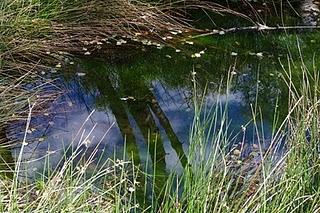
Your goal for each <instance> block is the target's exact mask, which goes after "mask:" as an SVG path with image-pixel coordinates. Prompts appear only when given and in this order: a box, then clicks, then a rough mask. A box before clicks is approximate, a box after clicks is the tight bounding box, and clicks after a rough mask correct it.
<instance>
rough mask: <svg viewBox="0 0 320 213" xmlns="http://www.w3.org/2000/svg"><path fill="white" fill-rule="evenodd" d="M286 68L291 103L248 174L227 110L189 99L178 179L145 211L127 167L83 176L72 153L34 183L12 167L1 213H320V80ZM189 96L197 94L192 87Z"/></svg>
mask: <svg viewBox="0 0 320 213" xmlns="http://www.w3.org/2000/svg"><path fill="white" fill-rule="evenodd" d="M289 63H291V62H289ZM288 67H289V68H288V70H285V73H286V75H284V76H283V79H284V81H285V82H286V83H287V85H288V88H289V90H288V92H289V96H290V98H289V103H288V106H289V109H288V114H287V117H286V119H285V120H284V121H283V123H282V124H280V125H277V127H278V126H279V128H278V129H276V130H275V131H274V134H273V138H272V141H271V144H273V146H272V147H273V149H269V150H267V151H265V150H264V151H263V149H262V144H263V140H261V141H260V142H259V143H258V144H257V147H255V150H254V152H253V153H251V154H252V155H255V156H257V155H260V156H261V157H262V159H261V161H260V163H259V165H258V166H256V167H254V168H253V170H250V169H248V166H250V165H251V164H252V161H250V159H249V158H248V159H243V158H241V157H239V156H240V154H239V153H241V149H240V148H239V147H234V148H233V149H231V150H229V149H228V148H227V147H228V144H229V143H230V141H231V138H229V136H228V132H229V130H228V116H227V110H226V109H227V108H226V107H225V106H224V105H223V104H222V103H221V102H220V101H219V100H217V103H216V105H215V106H214V107H213V108H212V109H204V108H203V107H202V105H203V103H204V101H205V100H204V99H202V98H200V99H199V95H195V96H194V97H195V99H194V104H195V105H194V109H195V117H194V123H193V125H192V129H191V133H190V146H189V152H188V164H187V165H186V167H185V168H184V171H183V173H182V174H180V175H177V174H175V172H172V173H171V174H168V178H167V179H166V181H165V183H164V185H163V188H162V190H155V191H154V192H155V194H153V196H154V197H153V198H152V199H151V200H150V198H149V199H147V200H145V203H143V201H142V200H144V198H142V199H141V197H140V196H141V192H142V191H143V190H144V188H145V185H143V183H146V181H145V182H142V184H140V185H139V184H138V185H136V184H137V182H141V181H140V180H141V176H142V177H144V173H142V172H141V171H140V170H139V169H137V168H136V167H135V166H134V165H132V163H131V162H130V161H129V162H127V161H119V160H118V161H115V160H114V161H112V160H108V161H106V162H105V163H104V164H103V166H102V167H99V168H98V167H97V168H95V169H94V171H95V172H94V173H92V175H90V176H88V175H87V172H86V171H89V168H90V164H91V163H92V162H91V161H90V157H89V159H88V158H87V159H84V160H82V161H79V162H82V163H81V164H80V163H79V164H74V162H73V160H74V159H76V158H77V156H78V155H79V152H78V151H77V148H76V149H75V151H74V152H73V154H72V155H71V157H70V158H69V159H65V161H64V164H63V166H62V167H61V168H60V169H56V170H52V171H51V170H48V171H47V172H46V173H43V174H42V178H41V179H39V180H37V181H36V182H31V183H30V182H29V183H28V182H25V181H21V177H20V176H19V175H18V174H20V175H21V174H23V169H22V168H23V167H20V166H19V165H22V164H23V162H19V160H18V162H17V163H16V167H15V170H14V172H13V175H14V178H13V179H2V181H1V183H2V189H1V194H0V209H1V210H3V211H10V212H18V211H19V212H20V211H25V212H29V211H34V212H56V211H66V212H79V211H80V212H92V211H97V212H130V211H133V212H140V211H143V210H145V211H146V212H239V211H240V212H317V211H319V210H320V172H319V171H320V158H319V126H320V123H319V122H320V120H319V117H320V114H319V109H320V108H319V104H320V101H319V98H318V95H319V74H318V73H317V69H316V68H315V67H314V68H313V69H314V70H310V69H307V67H306V66H302V67H301V73H302V74H303V78H302V79H301V81H300V82H293V81H292V80H291V79H290V76H291V75H290V72H291V70H290V66H288ZM194 91H195V94H197V87H196V84H195V88H194ZM203 110H205V116H203V112H204V111H203ZM252 112H253V113H252V117H253V119H252V122H253V124H254V125H255V126H256V128H257V132H258V123H259V113H257V112H259V108H258V107H257V108H253V109H252ZM201 114H202V115H201ZM219 123H221V124H222V125H218V124H219ZM282 138H285V144H286V145H285V148H284V153H283V154H282V155H281V156H279V155H277V152H276V151H275V147H277V146H279V145H280V144H281V143H282V142H283V141H282ZM208 150H211V151H210V152H208ZM251 154H250V155H251ZM48 159H49V157H48ZM91 168H92V166H91ZM20 169H21V171H19V170H20ZM138 176H140V177H139V178H138ZM148 176H149V175H148ZM19 177H20V178H19ZM148 178H149V177H148ZM148 178H147V179H148ZM151 178H152V179H153V184H154V187H159V183H158V182H157V181H158V180H159V178H158V177H157V175H156V174H153V175H151ZM160 179H161V178H160ZM161 180H162V179H161ZM97 182H99V184H97ZM101 183H102V184H101ZM3 189H5V190H3ZM154 189H155V188H154ZM142 196H143V195H142Z"/></svg>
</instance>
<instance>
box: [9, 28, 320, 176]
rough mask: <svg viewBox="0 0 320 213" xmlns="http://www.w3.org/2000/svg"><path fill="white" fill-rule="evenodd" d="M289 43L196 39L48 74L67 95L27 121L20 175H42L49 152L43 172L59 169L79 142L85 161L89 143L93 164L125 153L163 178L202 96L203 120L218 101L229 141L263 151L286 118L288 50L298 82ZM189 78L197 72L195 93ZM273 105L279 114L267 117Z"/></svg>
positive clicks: (14, 134)
mask: <svg viewBox="0 0 320 213" xmlns="http://www.w3.org/2000/svg"><path fill="white" fill-rule="evenodd" d="M284 38H286V39H287V40H283V39H284ZM299 39H301V40H302V37H299ZM303 39H304V43H303V45H302V46H301V49H302V51H306V56H308V55H309V53H310V52H308V51H307V50H308V45H307V44H308V42H309V39H310V37H309V35H306V36H305V37H303ZM314 39H316V38H314ZM294 41H296V38H295V37H292V36H290V35H289V36H288V35H287V37H284V36H282V35H277V34H276V35H274V36H270V37H269V38H267V37H258V36H256V35H250V36H249V35H242V36H227V37H225V38H216V39H211V40H208V39H207V38H201V39H199V40H198V41H197V42H202V43H203V46H201V45H200V46H199V45H194V46H188V47H185V46H183V47H179V49H181V50H182V51H181V52H179V53H178V52H176V51H175V49H172V48H167V49H164V50H161V51H159V50H152V51H150V52H148V51H147V52H141V53H140V55H136V56H134V57H132V58H128V60H127V62H123V61H121V63H120V64H117V63H114V64H110V63H107V62H105V61H103V60H93V59H92V60H81V61H80V62H79V64H78V65H77V66H76V67H73V72H71V73H66V72H65V73H61V74H60V75H59V76H57V77H58V79H59V80H58V81H57V82H56V84H57V85H59V86H60V87H64V88H65V90H66V91H67V92H66V93H65V94H64V95H63V96H61V97H60V98H59V99H58V100H57V101H55V102H54V103H52V105H51V106H50V107H49V108H48V109H47V112H46V113H44V114H43V115H36V116H34V117H33V118H32V122H31V126H30V129H29V132H28V135H27V136H28V137H27V140H28V145H27V146H25V148H24V150H23V155H22V156H23V160H25V161H29V162H27V163H26V166H25V169H26V170H27V171H30V172H28V176H30V177H32V176H33V175H34V174H35V172H34V171H33V170H32V171H31V170H30V169H29V168H33V169H37V170H38V171H41V170H42V168H43V162H44V160H43V159H44V158H46V156H47V154H48V153H50V154H51V155H50V163H51V164H52V166H54V165H59V164H61V162H60V160H61V158H62V156H64V154H67V155H69V152H67V153H65V152H66V148H67V147H69V146H70V145H71V146H72V147H73V148H75V147H78V146H79V144H80V146H81V147H82V148H81V150H82V149H83V150H85V148H83V147H87V148H86V149H88V150H89V151H87V154H88V155H90V153H91V151H92V149H93V148H92V147H95V146H96V145H98V147H99V151H98V154H96V155H97V156H99V157H97V158H99V159H101V158H102V159H106V158H108V157H110V156H111V157H113V156H115V157H116V158H122V157H123V151H125V152H126V158H127V159H133V161H134V163H135V164H137V165H138V164H141V165H144V164H145V162H146V161H148V162H156V164H155V168H154V169H155V170H156V173H157V174H158V175H159V176H162V177H164V176H165V174H166V171H167V170H168V169H170V170H171V169H175V170H177V171H179V170H181V168H182V167H183V166H184V165H186V163H187V160H188V159H187V157H186V156H187V153H188V147H189V143H190V141H189V133H190V131H189V130H190V126H191V125H192V122H193V117H194V105H193V98H194V96H199V95H200V96H201V95H202V94H203V93H204V91H207V93H206V97H205V102H204V106H203V108H204V109H206V110H204V111H203V116H205V115H207V114H208V111H209V109H211V108H214V106H216V105H217V103H219V104H220V107H221V109H222V110H223V109H225V106H227V111H228V127H229V136H228V138H230V139H232V142H235V143H238V142H244V143H248V144H250V143H251V144H252V143H256V142H257V141H260V142H261V141H262V142H263V143H264V144H266V145H267V144H268V141H269V139H270V138H271V132H272V128H271V121H272V122H273V121H274V118H275V116H277V117H276V119H277V120H278V121H279V122H281V120H282V118H283V117H284V116H283V115H285V114H286V109H287V107H286V104H287V92H286V91H287V90H286V85H285V84H283V83H281V73H283V67H282V66H281V64H280V63H279V61H281V60H285V58H280V56H281V55H282V54H283V53H287V51H288V49H286V48H287V47H289V48H290V49H289V51H290V54H291V57H292V58H297V60H296V61H294V63H295V66H294V67H292V76H293V80H294V81H295V79H299V78H298V76H299V73H298V72H296V71H295V70H296V68H295V67H299V66H300V65H301V64H302V62H301V60H300V56H299V51H298V50H297V48H296V49H295V48H294V45H292V44H293V42H294ZM195 43H196V42H195ZM309 43H310V42H309ZM275 44H276V48H273V46H274V45H275ZM200 50H204V52H205V53H204V54H203V55H202V56H201V58H191V55H192V54H193V53H195V52H199V51H200ZM158 51H159V52H158ZM232 53H233V54H232ZM235 53H237V54H235ZM253 53H254V54H253ZM257 53H260V54H257ZM310 54H311V53H310ZM168 55H170V57H167V56H168ZM278 57H279V58H278ZM310 59H312V57H310ZM308 63H309V61H306V62H305V64H308ZM228 70H229V72H228ZM297 70H298V69H297ZM192 72H195V73H196V80H197V81H196V85H197V94H196V95H195V94H194V89H193V88H194V82H192V80H191V79H192V75H191V73H192ZM77 73H78V74H77ZM231 73H232V75H231ZM230 75H231V76H232V78H233V81H232V84H230V85H229V89H228V90H227V87H226V85H227V83H226V79H228V76H229V77H230ZM48 77H49V78H52V76H48ZM277 104H279V105H281V107H280V108H279V110H278V112H277V113H278V114H276V115H275V114H274V110H275V108H274V107H275V106H276V105H277ZM252 114H255V115H256V116H257V118H258V117H259V119H258V120H259V121H258V124H257V126H258V128H255V127H254V125H252V124H250V125H248V126H247V128H246V131H245V134H244V132H242V130H243V128H242V126H243V125H246V124H248V122H250V121H251V120H252ZM260 117H262V118H263V120H262V121H261V122H260ZM219 119H220V117H217V122H218V123H219ZM277 125H279V124H275V125H274V126H273V128H276V126H277ZM24 129H25V124H24V123H23V122H20V123H19V122H16V123H13V124H11V126H10V128H9V130H8V131H7V135H8V137H9V138H10V139H16V140H20V141H21V140H22V138H23V135H24ZM258 131H260V132H258ZM262 133H263V134H262ZM90 150H91V151H90ZM19 152H20V147H16V148H15V149H13V150H12V153H13V157H14V159H17V155H18V153H19ZM37 159H41V160H37ZM97 162H98V160H97ZM97 162H96V163H97ZM150 165H152V164H150ZM150 167H152V166H150ZM145 169H151V168H149V167H148V168H145Z"/></svg>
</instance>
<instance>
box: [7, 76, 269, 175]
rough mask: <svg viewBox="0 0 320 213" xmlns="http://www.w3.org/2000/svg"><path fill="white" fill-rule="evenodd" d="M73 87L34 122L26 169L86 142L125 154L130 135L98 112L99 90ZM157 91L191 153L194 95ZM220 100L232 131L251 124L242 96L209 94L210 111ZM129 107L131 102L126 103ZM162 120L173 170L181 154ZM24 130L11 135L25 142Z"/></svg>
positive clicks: (142, 148)
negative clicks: (96, 102)
mask: <svg viewBox="0 0 320 213" xmlns="http://www.w3.org/2000/svg"><path fill="white" fill-rule="evenodd" d="M67 87H68V93H67V94H66V95H64V96H62V97H60V98H59V99H58V100H57V101H56V102H55V103H53V104H52V105H51V106H50V107H49V109H48V112H47V113H45V114H44V115H41V116H35V117H34V118H33V119H32V121H31V124H30V130H31V132H29V133H28V137H27V140H28V142H29V144H28V145H27V146H25V148H24V150H23V155H22V157H23V159H22V160H25V161H30V160H31V161H30V162H29V163H27V164H26V167H25V168H26V169H27V168H37V169H39V170H41V168H42V167H43V162H44V161H43V160H40V161H37V160H36V159H41V158H42V159H43V158H44V157H45V156H46V155H47V154H48V153H54V154H52V155H51V157H50V162H51V163H52V164H53V165H57V164H58V162H59V161H60V159H61V158H62V156H63V154H64V152H65V149H66V147H69V146H72V147H74V148H75V147H78V146H79V144H80V145H81V144H82V146H83V144H85V145H87V146H88V147H89V149H90V147H91V148H92V147H95V146H97V145H98V147H99V149H101V150H105V152H104V153H105V157H106V158H107V157H112V156H113V154H114V153H115V152H117V153H118V154H119V156H121V155H120V154H121V150H122V149H123V144H124V142H123V138H124V136H123V135H121V131H120V129H119V127H118V125H117V121H116V118H115V117H114V115H113V114H112V111H111V110H110V109H108V108H106V109H103V110H102V109H100V110H97V109H96V107H95V105H94V102H95V98H96V97H99V95H100V94H99V92H97V91H91V92H85V91H84V90H83V88H82V87H81V85H79V84H78V83H77V81H73V82H71V83H69V84H68V85H67ZM152 87H153V88H152V92H153V93H154V95H155V97H156V99H157V101H158V103H159V105H160V107H161V109H162V110H163V112H164V113H165V115H166V117H167V118H168V120H169V121H170V124H171V126H172V128H173V130H174V132H175V134H176V135H177V137H178V139H179V141H180V142H181V143H182V144H183V149H184V150H185V151H186V150H187V148H188V144H189V130H190V127H191V125H192V122H193V116H194V113H193V112H194V110H193V104H192V92H191V91H188V90H187V89H181V88H180V89H170V88H166V86H165V85H164V84H162V83H161V82H159V81H154V82H152ZM217 101H218V102H219V103H220V104H221V106H225V105H226V104H227V105H228V116H229V122H230V126H229V128H230V130H233V131H234V132H235V133H237V132H239V131H240V130H241V125H245V124H246V123H247V122H248V119H249V118H248V116H247V114H248V110H250V109H247V106H246V105H245V104H244V103H243V95H242V93H241V92H236V93H232V92H230V91H229V94H228V95H226V94H218V93H209V94H208V95H207V96H206V101H205V105H204V107H205V108H207V109H210V108H214V107H213V106H214V105H215V104H216V103H217ZM123 104H124V105H125V104H130V103H129V102H128V103H127V102H125V101H124V102H123ZM126 113H127V115H128V118H129V122H130V126H131V127H132V128H133V132H134V135H135V138H136V140H137V147H138V149H139V152H140V153H139V155H140V158H141V160H142V161H143V160H145V159H147V158H148V154H147V146H146V141H145V139H144V138H143V135H142V134H141V131H140V130H139V129H138V127H137V124H136V122H135V118H134V117H133V116H132V115H131V114H130V112H126ZM156 117H157V115H156V114H155V113H153V118H154V119H155V121H156V124H157V126H158V128H159V130H160V134H161V137H162V140H163V146H164V149H165V152H166V158H165V160H166V164H167V168H168V169H172V168H175V167H176V166H177V162H178V159H177V154H176V152H175V150H174V149H173V148H172V146H171V143H170V141H169V139H168V137H167V136H166V131H165V129H164V127H162V126H161V124H160V123H159V121H158V120H157V118H156ZM266 127H267V125H266ZM24 128H25V125H24V124H22V123H16V124H13V126H12V128H11V129H14V134H13V132H9V133H8V134H9V135H11V136H10V137H11V138H12V139H18V140H20V141H21V140H22V138H23V132H24ZM19 133H20V134H19ZM247 135H248V138H247V141H252V140H253V138H254V137H251V138H250V136H252V135H255V131H254V128H252V127H251V128H248V129H247ZM39 137H40V138H39ZM241 137H242V136H241ZM32 141H35V142H32ZM19 152H20V148H16V149H14V150H13V155H14V158H16V159H17V158H18V157H17V154H18V153H19ZM89 154H90V153H89ZM149 157H150V156H149ZM178 166H179V164H178Z"/></svg>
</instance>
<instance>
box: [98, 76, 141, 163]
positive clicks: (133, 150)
mask: <svg viewBox="0 0 320 213" xmlns="http://www.w3.org/2000/svg"><path fill="white" fill-rule="evenodd" d="M97 74H98V75H99V73H97ZM95 78H97V79H101V78H103V81H101V80H98V81H96V86H97V87H98V89H99V92H100V93H101V95H103V97H104V98H106V99H107V100H108V106H109V107H110V109H111V111H112V113H113V115H114V116H115V118H116V121H117V124H118V127H119V129H120V132H121V134H122V135H123V137H125V139H126V150H127V152H128V155H129V156H130V157H132V158H133V161H134V163H135V164H136V165H138V164H139V163H140V157H139V150H138V147H137V145H136V138H135V136H134V133H133V129H132V128H131V126H130V122H129V118H128V115H127V113H126V110H125V108H124V106H123V105H122V102H121V100H120V97H118V95H117V92H116V91H115V89H114V88H113V87H112V84H111V81H110V79H109V78H108V77H105V75H102V76H101V75H99V76H96V77H95Z"/></svg>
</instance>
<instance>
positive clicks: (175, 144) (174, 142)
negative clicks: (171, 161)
mask: <svg viewBox="0 0 320 213" xmlns="http://www.w3.org/2000/svg"><path fill="white" fill-rule="evenodd" d="M148 97H150V107H151V109H152V111H153V113H154V114H155V115H156V116H157V118H158V119H159V122H160V124H161V126H162V127H163V128H164V130H165V131H166V134H167V136H168V138H169V140H170V142H171V146H172V148H173V149H174V150H175V151H176V153H177V155H178V156H179V158H180V161H181V164H182V166H183V167H185V166H186V165H187V158H186V156H185V154H184V151H183V148H182V144H181V142H180V141H179V139H178V137H177V135H176V133H175V132H174V131H173V129H172V126H171V124H170V122H169V119H168V118H167V117H166V115H165V113H164V112H163V111H162V109H161V107H160V105H159V103H158V101H157V99H156V98H155V97H154V95H153V93H152V92H151V91H150V90H149V95H148Z"/></svg>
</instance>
